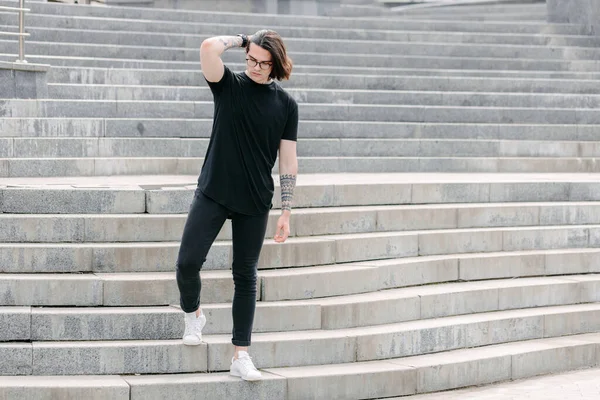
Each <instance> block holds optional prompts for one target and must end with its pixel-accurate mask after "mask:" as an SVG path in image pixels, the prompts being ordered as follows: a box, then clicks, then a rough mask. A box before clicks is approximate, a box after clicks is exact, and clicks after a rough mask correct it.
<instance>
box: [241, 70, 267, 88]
mask: <svg viewBox="0 0 600 400" xmlns="http://www.w3.org/2000/svg"><path fill="white" fill-rule="evenodd" d="M245 72H246V76H247V77H248V78H250V79H252V80H253V81H254V82H256V83H260V84H261V85H266V84H268V83H271V82H272V81H273V79H271V78H270V77H267V78H266V79H264V80H260V81H257V80H256V78H254V77H252V74H251V73H250V72H248V71H245Z"/></svg>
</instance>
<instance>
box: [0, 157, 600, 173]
mask: <svg viewBox="0 0 600 400" xmlns="http://www.w3.org/2000/svg"><path fill="white" fill-rule="evenodd" d="M203 161H204V159H203V158H192V157H183V158H178V157H175V158H173V157H161V158H149V157H136V158H131V157H126V158H119V157H110V158H4V159H0V178H1V177H6V178H16V177H71V176H73V177H75V176H106V175H148V174H155V175H190V174H198V173H200V169H201V166H202V163H203ZM598 161H599V159H598V158H597V157H586V158H580V157H555V156H553V157H550V158H544V157H380V156H373V157H304V158H303V157H299V158H298V164H299V168H300V170H301V171H302V172H303V173H307V174H321V173H327V174H330V173H381V172H388V173H409V172H414V173H427V172H453V173H467V172H477V173H534V172H545V173H548V172H553V173H583V172H586V173H596V172H600V164H599V163H598ZM278 170H279V168H278V167H277V166H275V168H273V173H278Z"/></svg>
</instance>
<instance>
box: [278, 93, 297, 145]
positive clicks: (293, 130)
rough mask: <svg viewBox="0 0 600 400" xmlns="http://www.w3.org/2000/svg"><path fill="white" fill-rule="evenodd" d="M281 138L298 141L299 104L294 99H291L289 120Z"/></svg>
mask: <svg viewBox="0 0 600 400" xmlns="http://www.w3.org/2000/svg"><path fill="white" fill-rule="evenodd" d="M281 138H282V139H285V140H292V141H294V142H295V141H297V140H298V103H296V100H294V99H290V105H289V109H288V118H287V122H286V124H285V129H284V131H283V136H281Z"/></svg>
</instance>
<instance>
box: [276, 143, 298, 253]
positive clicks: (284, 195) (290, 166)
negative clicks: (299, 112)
mask: <svg viewBox="0 0 600 400" xmlns="http://www.w3.org/2000/svg"><path fill="white" fill-rule="evenodd" d="M297 175H298V157H297V154H296V142H295V141H293V140H282V141H281V144H280V145H279V184H280V186H281V217H279V220H278V222H277V231H276V232H275V241H276V242H278V243H283V242H285V241H286V239H287V238H288V236H289V234H290V216H291V215H292V204H293V200H294V190H295V188H296V176H297Z"/></svg>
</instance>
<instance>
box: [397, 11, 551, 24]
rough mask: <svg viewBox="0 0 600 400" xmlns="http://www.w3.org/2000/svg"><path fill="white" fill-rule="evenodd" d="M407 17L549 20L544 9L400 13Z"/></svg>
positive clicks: (490, 20) (476, 20)
mask: <svg viewBox="0 0 600 400" xmlns="http://www.w3.org/2000/svg"><path fill="white" fill-rule="evenodd" d="M398 17H399V18H407V17H410V18H411V19H412V20H420V19H423V20H436V21H451V20H460V21H465V22H466V23H468V22H496V21H498V22H501V21H503V22H511V23H514V22H516V21H523V22H534V21H536V22H546V20H547V12H546V10H543V11H541V12H535V13H534V12H515V13H506V14H504V13H502V14H495V13H487V14H485V13H481V14H479V13H472V14H470V13H469V14H467V13H464V14H456V13H448V14H446V13H443V12H440V13H435V14H416V13H412V12H410V13H404V14H401V15H398V16H397V18H398Z"/></svg>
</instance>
